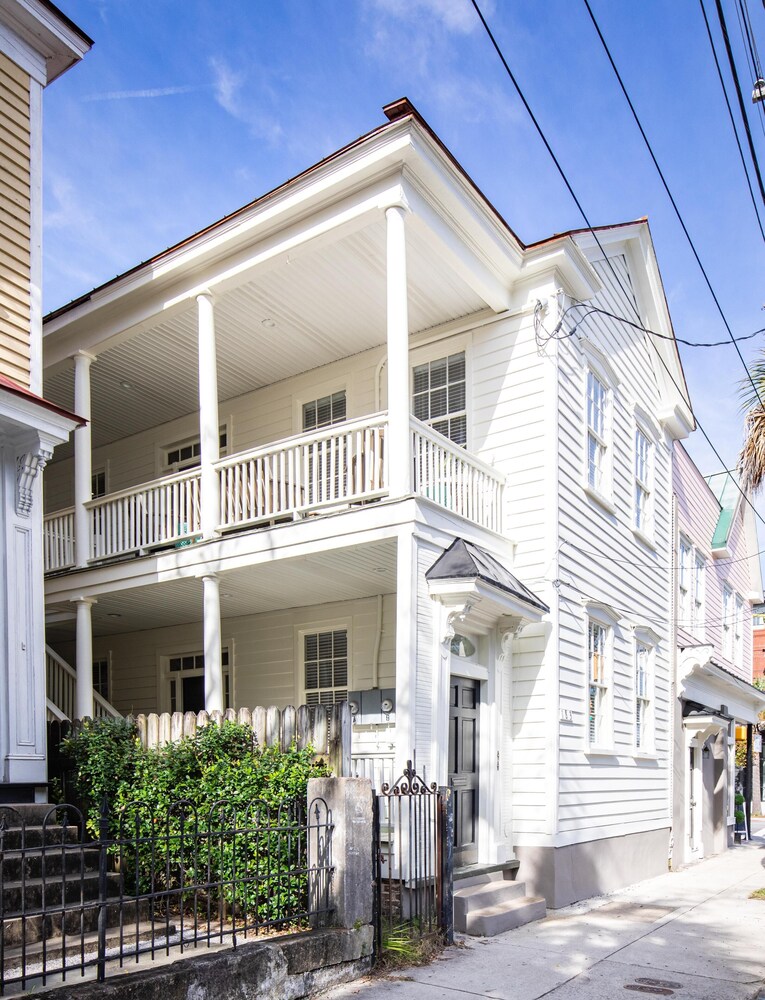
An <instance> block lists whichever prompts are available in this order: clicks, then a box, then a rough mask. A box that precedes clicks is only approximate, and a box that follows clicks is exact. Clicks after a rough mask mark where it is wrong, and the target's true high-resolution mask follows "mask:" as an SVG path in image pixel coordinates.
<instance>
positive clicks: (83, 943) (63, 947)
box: [3, 920, 178, 981]
mask: <svg viewBox="0 0 765 1000" xmlns="http://www.w3.org/2000/svg"><path fill="white" fill-rule="evenodd" d="M177 930H178V929H177V927H176V925H175V924H174V923H173V922H172V921H171V922H170V924H169V925H168V924H165V923H163V922H161V921H155V922H154V923H152V922H151V921H148V920H146V921H142V922H141V923H140V924H139V925H138V929H137V930H136V927H135V925H134V924H133V925H128V926H123V928H122V932H120V928H119V927H118V926H115V927H109V928H108V929H107V932H106V949H107V952H109V951H110V950H117V949H120V948H121V950H122V952H123V954H124V955H125V957H126V958H127V957H129V954H133V955H134V954H135V946H136V944H138V945H140V944H149V943H151V942H152V941H153V942H154V945H155V947H157V948H163V947H164V946H165V943H166V941H167V940H168V939H169V938H172V937H173V936H174V935H175V934H176V933H177ZM142 950H143V949H142ZM83 952H84V955H85V960H86V961H87V960H88V959H92V958H94V957H95V956H96V955H97V954H98V931H92V932H88V933H86V934H83V935H82V936H80V935H79V934H78V935H77V937H76V938H72V937H68V938H63V937H53V938H47V939H46V941H45V943H44V944H43V942H42V941H40V942H37V943H35V944H28V945H27V946H26V947H25V948H23V949H22V948H21V947H16V948H6V949H5V953H4V956H3V976H4V978H5V980H6V981H8V980H9V979H11V978H13V977H15V976H20V975H21V969H22V964H23V966H24V968H25V969H26V974H27V976H35V975H36V974H39V973H40V972H41V971H42V963H43V955H44V957H45V971H46V973H49V972H58V971H60V970H61V969H62V967H64V965H65V966H66V967H67V968H79V966H80V965H81V963H82V956H83Z"/></svg>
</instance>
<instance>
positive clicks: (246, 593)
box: [46, 538, 396, 642]
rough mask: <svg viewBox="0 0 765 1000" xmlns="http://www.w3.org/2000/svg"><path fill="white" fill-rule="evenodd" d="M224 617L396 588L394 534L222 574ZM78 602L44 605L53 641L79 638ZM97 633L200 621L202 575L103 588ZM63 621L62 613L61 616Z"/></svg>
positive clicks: (95, 622) (96, 614) (95, 615)
mask: <svg viewBox="0 0 765 1000" xmlns="http://www.w3.org/2000/svg"><path fill="white" fill-rule="evenodd" d="M219 578H220V590H221V616H222V618H224V619H229V618H240V617H245V616H248V615H254V614H260V613H263V612H273V611H278V610H284V609H289V608H300V607H308V606H312V605H317V604H329V603H334V602H341V601H351V600H355V599H357V598H362V597H374V596H376V595H377V594H389V593H394V592H395V588H396V541H395V539H393V538H391V539H387V540H385V541H380V542H373V543H370V544H367V545H361V546H355V547H352V548H346V549H336V550H333V551H325V552H320V553H316V554H314V555H311V556H308V557H301V558H296V559H285V560H282V561H279V562H272V563H261V564H258V565H257V566H248V567H245V568H240V569H236V570H231V571H228V572H222V573H220V574H219ZM72 611H73V605H72V604H70V603H65V602H61V603H58V604H53V605H48V606H47V607H46V621H47V625H46V634H47V636H48V638H49V640H52V641H54V642H56V641H58V642H67V641H70V640H73V639H74V636H75V622H74V619H73V618H71V617H69V618H67V615H68V614H69V613H71V612H72ZM92 615H93V633H94V635H96V636H109V635H121V634H125V633H131V632H137V631H143V630H146V629H155V628H165V627H168V626H172V625H184V624H188V623H191V622H199V621H201V619H202V581H201V580H200V579H196V578H188V577H187V578H185V579H181V580H172V581H168V582H163V583H155V584H151V585H149V586H145V587H138V588H134V589H132V590H122V591H120V592H119V593H113V594H102V595H100V596H99V597H98V599H97V603H95V604H94V605H93V609H92ZM62 618H63V619H64V620H61V619H62Z"/></svg>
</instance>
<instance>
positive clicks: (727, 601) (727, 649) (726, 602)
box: [721, 583, 735, 660]
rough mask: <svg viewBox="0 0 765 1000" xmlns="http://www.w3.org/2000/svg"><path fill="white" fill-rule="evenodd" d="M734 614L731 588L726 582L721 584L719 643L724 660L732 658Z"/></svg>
mask: <svg viewBox="0 0 765 1000" xmlns="http://www.w3.org/2000/svg"><path fill="white" fill-rule="evenodd" d="M734 616H735V604H734V596H733V589H732V588H731V587H730V586H729V585H728V584H727V583H724V584H723V591H722V625H721V633H722V635H721V644H722V654H723V656H724V657H725V658H726V660H733V625H734Z"/></svg>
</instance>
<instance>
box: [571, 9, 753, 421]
mask: <svg viewBox="0 0 765 1000" xmlns="http://www.w3.org/2000/svg"><path fill="white" fill-rule="evenodd" d="M584 2H585V3H587V0H584ZM715 6H716V7H717V19H718V20H719V22H720V30H721V31H722V36H723V41H724V42H725V51H726V53H727V55H728V63H729V65H730V72H731V76H732V77H733V84H734V86H735V88H736V97H737V98H738V106H739V110H740V112H741V118H742V120H743V122H744V131H745V132H746V139H747V142H748V143H749V153H750V155H751V157H752V163H753V164H754V172H755V174H756V175H757V183H758V184H759V186H760V195H761V196H762V200H763V202H765V186H763V183H762V175H761V173H760V164H759V162H758V161H757V153H756V151H755V148H754V141H753V139H752V130H751V129H750V128H749V119H748V118H747V115H746V105H745V104H744V97H743V95H742V93H741V84H740V83H739V79H738V70H737V69H736V61H735V59H734V58H733V49H732V48H731V44H730V38H729V37H728V26H727V24H726V23H725V14H724V13H723V9H722V4H721V2H720V0H715ZM758 395H759V394H758ZM760 403H762V400H761V399H760Z"/></svg>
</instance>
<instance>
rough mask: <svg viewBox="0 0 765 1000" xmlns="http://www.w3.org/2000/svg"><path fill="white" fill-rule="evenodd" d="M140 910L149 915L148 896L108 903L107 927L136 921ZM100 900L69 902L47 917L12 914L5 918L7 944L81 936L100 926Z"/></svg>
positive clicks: (4, 932) (8, 946)
mask: <svg viewBox="0 0 765 1000" xmlns="http://www.w3.org/2000/svg"><path fill="white" fill-rule="evenodd" d="M136 910H137V911H138V919H139V921H144V920H146V919H147V918H148V916H149V913H150V910H149V904H148V902H147V901H146V900H142V901H141V902H139V903H136V902H134V901H132V900H126V901H124V902H123V903H121V904H120V903H108V904H107V906H106V925H107V927H118V926H119V924H120V920H122V925H123V926H124V927H127V926H132V925H134V924H135V921H136ZM98 911H99V907H98V904H97V903H95V902H93V903H90V904H86V905H85V906H79V905H77V906H69V907H68V908H67V909H64V910H59V911H58V912H57V913H56V912H54V913H48V914H46V915H45V918H43V916H42V915H41V914H35V915H33V916H26V917H9V918H7V919H4V920H3V922H2V940H3V946H4V947H5V948H6V949H8V948H13V947H20V946H21V944H22V942H24V941H26V946H27V948H28V947H29V946H30V945H34V944H36V943H37V942H39V941H42V939H43V936H45V938H46V939H47V938H55V937H58V936H60V935H61V934H62V930H63V931H65V932H66V934H67V935H73V936H74V935H76V937H77V940H79V935H80V934H81V933H90V932H94V931H97V930H98Z"/></svg>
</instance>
